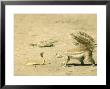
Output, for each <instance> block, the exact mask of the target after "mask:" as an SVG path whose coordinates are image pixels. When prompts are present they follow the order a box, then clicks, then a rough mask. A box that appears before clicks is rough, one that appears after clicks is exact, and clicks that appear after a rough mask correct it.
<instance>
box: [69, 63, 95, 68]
mask: <svg viewBox="0 0 110 89" xmlns="http://www.w3.org/2000/svg"><path fill="white" fill-rule="evenodd" d="M72 66H92V64H76V63H71V64H67V67H72ZM94 66H97V64H95V65H94Z"/></svg>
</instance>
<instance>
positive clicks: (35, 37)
mask: <svg viewBox="0 0 110 89" xmlns="http://www.w3.org/2000/svg"><path fill="white" fill-rule="evenodd" d="M77 31H83V32H86V33H88V34H90V35H91V36H92V37H93V38H94V39H95V40H96V39H97V16H96V14H15V16H14V75H15V76H96V75H97V66H94V67H93V66H91V65H87V64H89V63H85V64H86V65H84V66H82V65H77V66H74V65H72V63H76V64H80V63H79V61H77V60H71V61H70V62H69V63H70V64H71V65H70V66H68V67H62V62H64V60H65V58H64V57H63V58H57V57H56V53H63V52H65V51H67V50H73V52H75V51H80V50H81V47H80V46H74V45H73V43H72V39H71V37H70V35H69V34H70V33H74V32H77ZM48 39H53V40H57V41H58V42H56V43H55V46H54V47H43V48H39V47H38V46H34V47H33V46H31V45H30V44H37V43H38V42H39V41H42V40H48ZM96 42H97V40H96ZM41 52H44V58H45V60H46V64H45V65H41V64H42V63H43V59H42V58H41V56H40V53H41ZM64 56H65V55H64ZM93 57H94V60H95V62H96V63H97V54H96V50H95V51H94V55H93ZM29 63H35V64H38V65H31V64H29Z"/></svg>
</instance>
